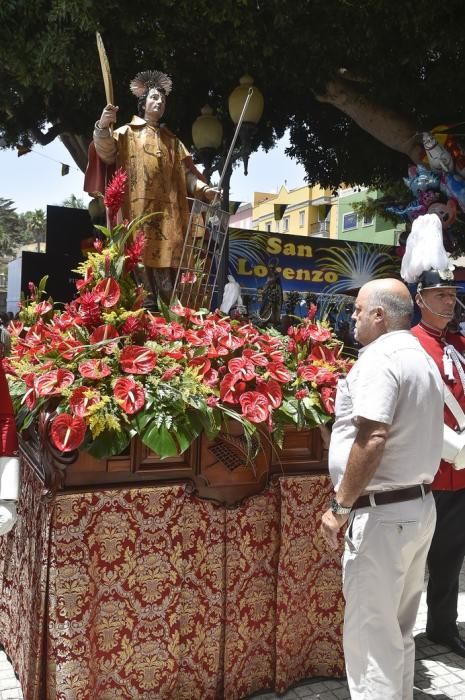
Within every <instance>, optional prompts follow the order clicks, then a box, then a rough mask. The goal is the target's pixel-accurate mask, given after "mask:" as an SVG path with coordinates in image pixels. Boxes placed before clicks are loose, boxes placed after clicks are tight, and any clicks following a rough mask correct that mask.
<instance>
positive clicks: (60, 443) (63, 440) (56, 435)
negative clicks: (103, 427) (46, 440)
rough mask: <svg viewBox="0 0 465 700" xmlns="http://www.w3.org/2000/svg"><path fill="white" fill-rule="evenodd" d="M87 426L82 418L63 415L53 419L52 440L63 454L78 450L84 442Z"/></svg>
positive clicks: (67, 414)
mask: <svg viewBox="0 0 465 700" xmlns="http://www.w3.org/2000/svg"><path fill="white" fill-rule="evenodd" d="M85 435H86V424H85V421H84V420H83V419H82V418H81V417H80V416H71V415H70V414H69V413H61V414H60V415H59V416H57V417H56V418H54V419H53V421H52V424H51V427H50V438H51V440H52V442H53V444H54V445H55V447H57V448H58V449H59V450H61V452H71V451H72V450H76V449H77V448H78V447H79V445H81V444H82V443H83V442H84V438H85Z"/></svg>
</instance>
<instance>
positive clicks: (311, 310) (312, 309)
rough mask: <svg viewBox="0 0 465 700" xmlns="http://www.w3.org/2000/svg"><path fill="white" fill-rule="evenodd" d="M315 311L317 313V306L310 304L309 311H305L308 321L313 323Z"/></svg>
mask: <svg viewBox="0 0 465 700" xmlns="http://www.w3.org/2000/svg"><path fill="white" fill-rule="evenodd" d="M317 311H318V306H317V305H316V304H310V306H309V309H308V311H307V318H308V319H310V321H313V319H314V318H315V316H316V312H317Z"/></svg>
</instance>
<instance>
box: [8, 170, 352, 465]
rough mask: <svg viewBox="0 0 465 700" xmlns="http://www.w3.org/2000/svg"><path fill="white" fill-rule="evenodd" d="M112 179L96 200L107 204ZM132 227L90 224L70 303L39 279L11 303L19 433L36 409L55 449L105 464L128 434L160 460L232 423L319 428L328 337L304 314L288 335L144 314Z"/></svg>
mask: <svg viewBox="0 0 465 700" xmlns="http://www.w3.org/2000/svg"><path fill="white" fill-rule="evenodd" d="M118 178H119V179H117V181H116V185H115V187H113V189H112V190H111V196H110V197H107V200H108V204H111V205H112V206H113V207H115V206H116V204H117V202H118V201H120V200H119V199H118V187H121V186H122V185H123V184H124V182H123V181H124V178H123V177H122V176H121V174H119V175H118ZM118 183H119V185H118ZM112 215H113V216H115V212H114V211H113V214H112ZM141 223H142V220H139V221H134V222H131V223H127V222H124V223H122V224H119V225H117V226H116V227H115V228H113V229H112V230H109V229H106V228H104V227H101V228H100V230H101V232H102V235H103V236H104V238H105V243H104V245H103V246H102V245H96V246H95V252H91V253H90V254H89V256H88V259H87V260H86V261H85V262H83V263H82V264H81V265H80V267H79V270H78V271H79V273H80V275H81V280H79V282H78V283H77V285H76V286H77V297H76V299H74V300H73V301H72V302H71V303H69V304H67V305H66V306H65V308H64V309H61V310H58V309H56V308H55V307H54V306H53V303H52V301H51V300H49V299H48V300H44V299H43V298H42V297H43V296H44V288H45V280H43V281H42V282H41V284H40V285H39V287H38V288H37V289H36V288H35V287H34V288H33V289H32V291H31V298H30V299H29V300H28V301H27V302H25V303H24V304H23V307H22V309H21V312H20V321H19V322H15V324H14V326H12V327H11V331H12V340H13V352H12V355H11V357H10V358H9V360H8V365H7V370H8V372H9V378H10V388H11V394H12V397H13V401H14V404H15V410H16V413H17V421H18V425H19V426H20V428H21V429H24V428H27V427H28V426H29V425H30V424H31V422H32V421H34V420H35V419H36V418H37V416H38V414H39V412H41V411H48V412H53V414H54V418H53V420H52V421H51V428H50V439H51V441H52V443H53V444H54V445H55V447H57V448H58V449H59V450H61V451H63V452H66V451H71V450H75V449H77V448H80V449H84V450H88V451H89V452H90V453H91V454H92V455H94V456H95V457H97V458H102V457H107V456H110V455H113V454H119V453H121V452H122V451H123V450H124V449H125V448H126V447H127V445H128V444H129V442H130V440H131V439H132V438H133V437H134V436H136V435H138V436H139V437H140V439H141V440H142V442H143V443H144V444H146V445H147V446H148V447H149V448H150V449H152V450H153V451H154V452H156V453H157V454H158V455H159V456H160V457H167V456H171V455H174V454H176V453H179V452H182V451H184V450H185V449H187V447H188V446H189V445H190V443H191V442H192V441H193V440H194V439H195V438H196V437H197V436H198V435H199V433H200V432H201V431H206V432H207V434H208V436H209V437H214V436H215V435H216V434H217V433H218V432H219V430H220V429H221V428H222V427H223V425H224V423H225V421H228V420H230V419H232V418H233V419H236V420H239V421H241V422H242V424H243V426H244V429H245V434H246V436H248V437H251V436H252V435H253V434H254V433H255V432H256V431H257V429H258V428H259V427H260V428H262V429H266V430H267V431H269V433H270V435H271V436H272V438H273V439H274V440H276V441H277V442H278V444H279V443H280V441H281V440H282V435H283V427H284V425H285V424H286V423H293V424H295V425H297V426H299V427H301V428H305V427H309V428H313V427H315V426H318V425H320V424H323V423H325V422H326V421H328V420H329V419H330V418H331V415H332V413H333V411H334V409H333V404H334V394H335V388H336V382H337V379H338V376H339V375H340V374H341V373H345V372H346V371H347V369H348V366H349V365H348V361H347V360H346V359H344V358H343V357H342V356H341V349H342V344H341V343H340V342H339V341H338V340H337V339H336V338H335V337H334V335H333V334H332V332H331V330H330V329H329V328H328V327H326V326H325V325H324V324H319V323H317V322H315V321H314V320H313V314H312V313H310V315H309V317H308V318H307V319H305V320H304V321H303V322H302V323H301V324H300V325H299V326H297V327H294V328H291V329H290V331H289V335H288V336H282V335H280V334H278V333H275V332H272V333H267V332H263V331H262V330H259V329H257V328H255V327H254V326H253V325H251V324H245V325H244V324H241V323H240V322H239V321H236V320H232V319H230V318H227V317H223V316H221V315H220V314H219V312H215V313H211V312H208V311H205V310H201V311H196V310H193V309H189V308H185V307H183V306H182V305H180V304H176V305H174V306H173V307H172V308H171V309H164V313H163V315H154V314H152V313H150V312H149V311H148V310H146V309H145V308H143V307H142V302H143V298H144V291H143V290H142V289H141V288H140V287H138V286H137V284H136V282H135V281H134V277H133V276H132V274H131V271H132V270H134V269H135V267H136V266H137V265H138V264H139V258H140V255H141V253H142V248H143V240H144V239H143V235H142V234H141V233H140V228H141ZM186 283H190V281H189V280H188V281H187V282H186ZM261 432H263V430H261ZM251 442H252V441H251Z"/></svg>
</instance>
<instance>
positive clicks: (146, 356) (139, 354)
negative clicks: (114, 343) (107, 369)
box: [119, 345, 157, 374]
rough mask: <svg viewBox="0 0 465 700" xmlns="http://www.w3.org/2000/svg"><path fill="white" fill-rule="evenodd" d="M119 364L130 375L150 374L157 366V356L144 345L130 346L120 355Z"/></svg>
mask: <svg viewBox="0 0 465 700" xmlns="http://www.w3.org/2000/svg"><path fill="white" fill-rule="evenodd" d="M119 363H120V365H121V369H122V370H123V372H127V373H128V374H150V372H151V371H152V370H153V368H154V367H155V365H156V364H157V355H156V353H155V352H154V351H153V350H150V348H146V347H144V346H143V345H128V346H127V347H125V348H124V349H123V351H122V353H121V355H120V358H119Z"/></svg>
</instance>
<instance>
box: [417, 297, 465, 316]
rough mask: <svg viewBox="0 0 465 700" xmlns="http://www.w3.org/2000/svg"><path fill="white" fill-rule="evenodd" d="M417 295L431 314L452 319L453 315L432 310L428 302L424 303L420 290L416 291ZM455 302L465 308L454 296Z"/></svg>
mask: <svg viewBox="0 0 465 700" xmlns="http://www.w3.org/2000/svg"><path fill="white" fill-rule="evenodd" d="M417 294H418V296H419V297H420V299H421V301H422V302H423V305H424V306H425V307H426V308H427V309H428V311H430V312H431V313H432V314H434V315H435V316H440V317H441V318H448V319H449V321H452V319H453V317H454V315H453V314H452V315H451V314H440V313H439V312H438V311H434V310H433V309H432V308H431V306H429V304H427V303H426V301H425V300H424V299H423V297H422V295H421V292H417ZM456 302H458V303H459V304H460V306H461V307H462V308H463V309H465V305H464V304H463V303H462V302H461V301H460V299H458V298H456Z"/></svg>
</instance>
